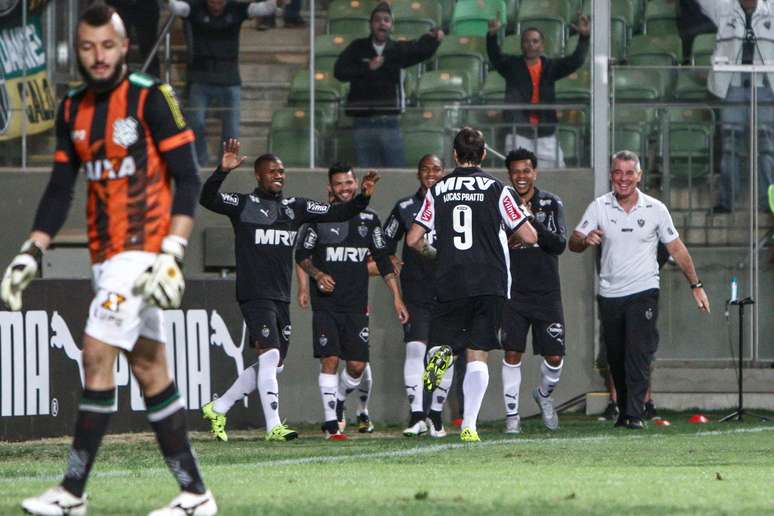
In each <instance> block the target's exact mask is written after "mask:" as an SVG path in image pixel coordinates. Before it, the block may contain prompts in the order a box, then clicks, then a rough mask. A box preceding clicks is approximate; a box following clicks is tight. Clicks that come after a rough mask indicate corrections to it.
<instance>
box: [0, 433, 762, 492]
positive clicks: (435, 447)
mask: <svg viewBox="0 0 774 516" xmlns="http://www.w3.org/2000/svg"><path fill="white" fill-rule="evenodd" d="M771 431H774V426H764V427H753V428H736V429H733V430H710V431H707V432H696V433H693V434H672V435H664V434H661V435H642V434H639V435H627V436H616V435H596V436H589V437H567V438H561V437H555V438H548V439H537V438H526V439H518V438H515V439H495V440H492V441H482V442H480V443H475V444H473V443H470V444H468V443H447V444H432V445H430V446H417V447H413V448H407V449H403V450H389V451H383V452H371V453H355V454H348V455H317V456H314V457H299V458H295V459H276V460H267V461H259V462H255V463H252V464H247V463H244V464H214V465H211V466H208V467H207V468H206V470H207V471H213V470H219V471H223V470H237V469H243V468H244V467H245V466H247V465H252V466H256V467H258V468H276V467H282V466H300V465H304V464H325V463H336V462H346V461H361V460H370V459H385V458H400V457H415V456H418V455H429V454H433V453H438V452H443V451H447V450H456V449H461V448H469V449H471V450H475V449H478V448H487V447H491V446H500V445H508V444H513V445H525V444H545V443H552V442H553V443H594V442H605V441H611V440H614V439H615V440H638V439H653V438H658V439H663V438H666V437H714V436H718V435H730V434H747V433H761V432H771ZM166 474H168V470H167V469H166V468H145V469H142V470H136V471H135V470H107V471H95V472H94V473H92V475H91V477H92V478H126V477H156V476H162V475H166ZM59 479H61V475H51V474H42V475H26V476H15V477H4V478H0V484H6V483H11V482H18V481H23V480H46V481H51V482H53V481H56V480H59Z"/></svg>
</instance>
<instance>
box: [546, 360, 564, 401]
mask: <svg viewBox="0 0 774 516" xmlns="http://www.w3.org/2000/svg"><path fill="white" fill-rule="evenodd" d="M563 365H564V360H562V361H561V362H559V365H558V366H556V367H554V366H552V365H549V364H548V362H546V361H545V360H543V363H542V364H540V394H541V395H542V396H543V397H546V398H547V397H548V396H551V393H552V392H554V389H555V388H556V386H557V385H558V384H559V378H561V376H562V366H563Z"/></svg>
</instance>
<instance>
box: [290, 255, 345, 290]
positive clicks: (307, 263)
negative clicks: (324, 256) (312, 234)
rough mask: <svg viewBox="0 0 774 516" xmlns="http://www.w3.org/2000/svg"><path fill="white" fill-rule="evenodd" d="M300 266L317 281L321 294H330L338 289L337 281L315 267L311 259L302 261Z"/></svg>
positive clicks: (299, 263)
mask: <svg viewBox="0 0 774 516" xmlns="http://www.w3.org/2000/svg"><path fill="white" fill-rule="evenodd" d="M298 265H299V266H300V267H301V268H302V269H303V270H304V272H306V273H307V274H309V276H310V277H311V278H312V279H313V280H314V281H315V283H316V284H317V289H318V290H319V291H320V292H323V293H325V294H330V293H331V292H333V289H334V288H336V281H335V280H334V279H333V277H332V276H331V275H330V274H326V273H324V272H323V271H321V270H320V269H318V268H317V267H315V266H314V264H313V263H312V258H311V257H309V258H305V259H303V260H301V261H300V262H298Z"/></svg>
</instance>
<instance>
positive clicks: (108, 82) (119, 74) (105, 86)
mask: <svg viewBox="0 0 774 516" xmlns="http://www.w3.org/2000/svg"><path fill="white" fill-rule="evenodd" d="M78 71H79V72H81V77H83V81H84V82H85V83H86V86H88V88H89V89H90V90H92V91H94V93H106V92H108V91H110V90H112V89H113V88H115V87H116V86H117V85H118V83H119V82H121V81H122V80H123V78H124V75H125V74H126V56H124V57H122V58H121V59H120V60H119V61H118V62H117V63H116V67H115V69H114V70H113V73H112V74H110V77H107V78H106V79H94V78H93V77H92V76H91V75H90V74H89V72H88V70H86V67H85V66H83V63H81V60H80V59H79V60H78Z"/></svg>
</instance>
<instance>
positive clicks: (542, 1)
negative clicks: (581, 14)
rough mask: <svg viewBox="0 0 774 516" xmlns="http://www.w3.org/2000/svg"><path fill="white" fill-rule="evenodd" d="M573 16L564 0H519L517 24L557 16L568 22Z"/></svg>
mask: <svg viewBox="0 0 774 516" xmlns="http://www.w3.org/2000/svg"><path fill="white" fill-rule="evenodd" d="M574 17H575V12H574V11H572V12H571V11H570V6H569V5H568V2H566V1H565V0H521V2H520V3H519V19H518V22H519V24H523V23H524V21H525V20H531V19H535V18H540V19H543V18H558V19H560V20H561V21H562V22H563V23H569V22H570V21H571V20H572V19H573V18H574Z"/></svg>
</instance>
